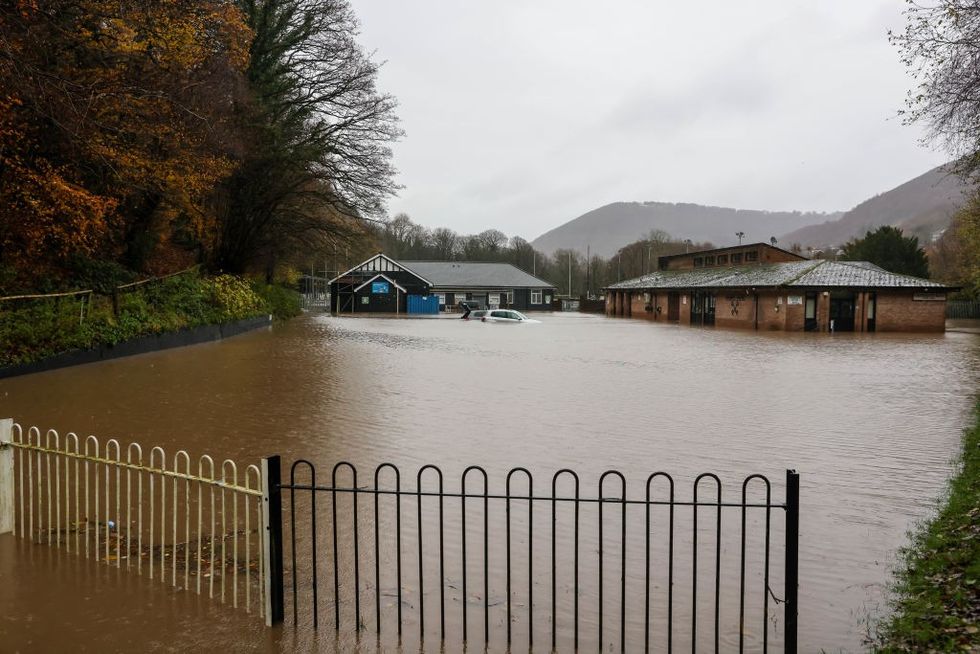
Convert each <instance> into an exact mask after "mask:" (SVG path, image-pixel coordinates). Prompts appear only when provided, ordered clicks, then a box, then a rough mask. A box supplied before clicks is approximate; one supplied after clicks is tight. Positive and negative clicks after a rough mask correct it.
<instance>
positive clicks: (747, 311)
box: [715, 291, 755, 329]
mask: <svg viewBox="0 0 980 654" xmlns="http://www.w3.org/2000/svg"><path fill="white" fill-rule="evenodd" d="M715 325H717V326H718V327H731V328H735V329H753V328H754V327H755V299H754V298H753V296H752V295H746V294H745V291H731V292H722V293H718V294H716V295H715Z"/></svg>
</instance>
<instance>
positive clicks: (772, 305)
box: [756, 293, 786, 331]
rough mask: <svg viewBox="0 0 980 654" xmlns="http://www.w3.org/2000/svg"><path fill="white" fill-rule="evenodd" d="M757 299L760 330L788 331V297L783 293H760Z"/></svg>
mask: <svg viewBox="0 0 980 654" xmlns="http://www.w3.org/2000/svg"><path fill="white" fill-rule="evenodd" d="M756 297H757V299H758V302H759V329H760V330H763V331H782V330H784V329H786V296H785V295H783V294H781V293H760V294H758V295H757V296H756Z"/></svg>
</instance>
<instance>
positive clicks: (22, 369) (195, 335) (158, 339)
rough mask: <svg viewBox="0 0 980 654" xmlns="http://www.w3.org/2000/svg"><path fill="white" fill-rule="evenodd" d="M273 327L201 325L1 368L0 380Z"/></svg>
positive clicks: (268, 320)
mask: <svg viewBox="0 0 980 654" xmlns="http://www.w3.org/2000/svg"><path fill="white" fill-rule="evenodd" d="M271 324H272V316H256V317H255V318H246V319H245V320H238V321H236V322H228V323H224V324H223V325H202V326H201V327H192V328H190V329H181V330H178V331H175V332H165V333H163V334H149V335H147V336H140V337H138V338H134V339H133V340H131V341H124V342H122V343H116V344H115V345H100V346H99V347H94V348H91V349H89V350H72V351H71V352H63V353H62V354H56V355H54V356H53V357H48V358H47V359H43V360H41V361H35V362H34V363H25V364H22V365H19V366H10V367H7V368H0V379H4V378H5V377H17V376H19V375H29V374H31V373H35V372H44V371H45V370H55V369H56V368H67V367H69V366H78V365H81V364H83V363H92V362H94V361H103V360H106V359H118V358H119V357H128V356H130V355H133V354H146V353H147V352H156V351H157V350H168V349H170V348H173V347H182V346H184V345H196V344H198V343H207V342H209V341H218V340H221V339H222V338H228V337H230V336H237V335H238V334H244V333H245V332H249V331H252V330H254V329H258V328H260V327H268V326H269V325H271Z"/></svg>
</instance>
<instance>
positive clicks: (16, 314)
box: [0, 272, 300, 366]
mask: <svg viewBox="0 0 980 654" xmlns="http://www.w3.org/2000/svg"><path fill="white" fill-rule="evenodd" d="M118 304H119V310H118V313H114V312H113V308H112V298H111V296H108V295H93V296H91V301H89V299H87V298H86V299H85V300H82V299H80V298H78V297H74V298H72V297H68V298H56V299H45V300H25V301H14V302H6V303H3V304H0V366H11V365H17V364H21V363H29V362H32V361H38V360H40V359H43V358H45V357H49V356H52V355H54V354H58V353H59V352H66V351H68V350H74V349H81V348H89V347H95V346H97V345H103V344H107V345H111V344H115V343H120V342H122V341H126V340H129V339H131V338H136V337H137V336H143V335H146V334H158V333H162V332H167V331H173V330H176V329H184V328H189V327H198V326H200V325H209V324H218V323H224V322H229V321H234V320H241V319H243V318H249V317H252V316H258V315H263V314H272V315H273V316H275V317H276V318H289V317H291V316H295V315H297V314H298V313H299V312H300V297H299V295H298V294H297V293H296V292H295V291H291V290H289V289H286V288H282V287H280V286H274V285H266V284H260V283H253V282H249V281H247V280H244V279H242V278H240V277H234V276H231V275H220V276H218V277H201V276H200V275H198V274H197V273H195V272H189V273H185V274H182V275H177V276H174V277H169V278H167V279H163V280H160V281H158V282H152V283H149V284H146V285H144V286H141V287H138V288H136V289H134V290H132V291H130V292H126V293H120V294H119V296H118Z"/></svg>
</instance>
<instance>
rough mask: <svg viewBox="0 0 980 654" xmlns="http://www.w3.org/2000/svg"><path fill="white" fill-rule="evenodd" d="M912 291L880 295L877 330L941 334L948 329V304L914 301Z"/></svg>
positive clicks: (876, 314) (876, 322)
mask: <svg viewBox="0 0 980 654" xmlns="http://www.w3.org/2000/svg"><path fill="white" fill-rule="evenodd" d="M914 295H915V294H914V293H912V292H911V291H905V292H900V293H882V292H879V293H878V307H877V311H876V313H875V316H876V318H875V330H876V331H879V332H941V331H943V330H945V329H946V302H945V301H937V300H929V301H926V300H914V299H912V298H913V296H914Z"/></svg>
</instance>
